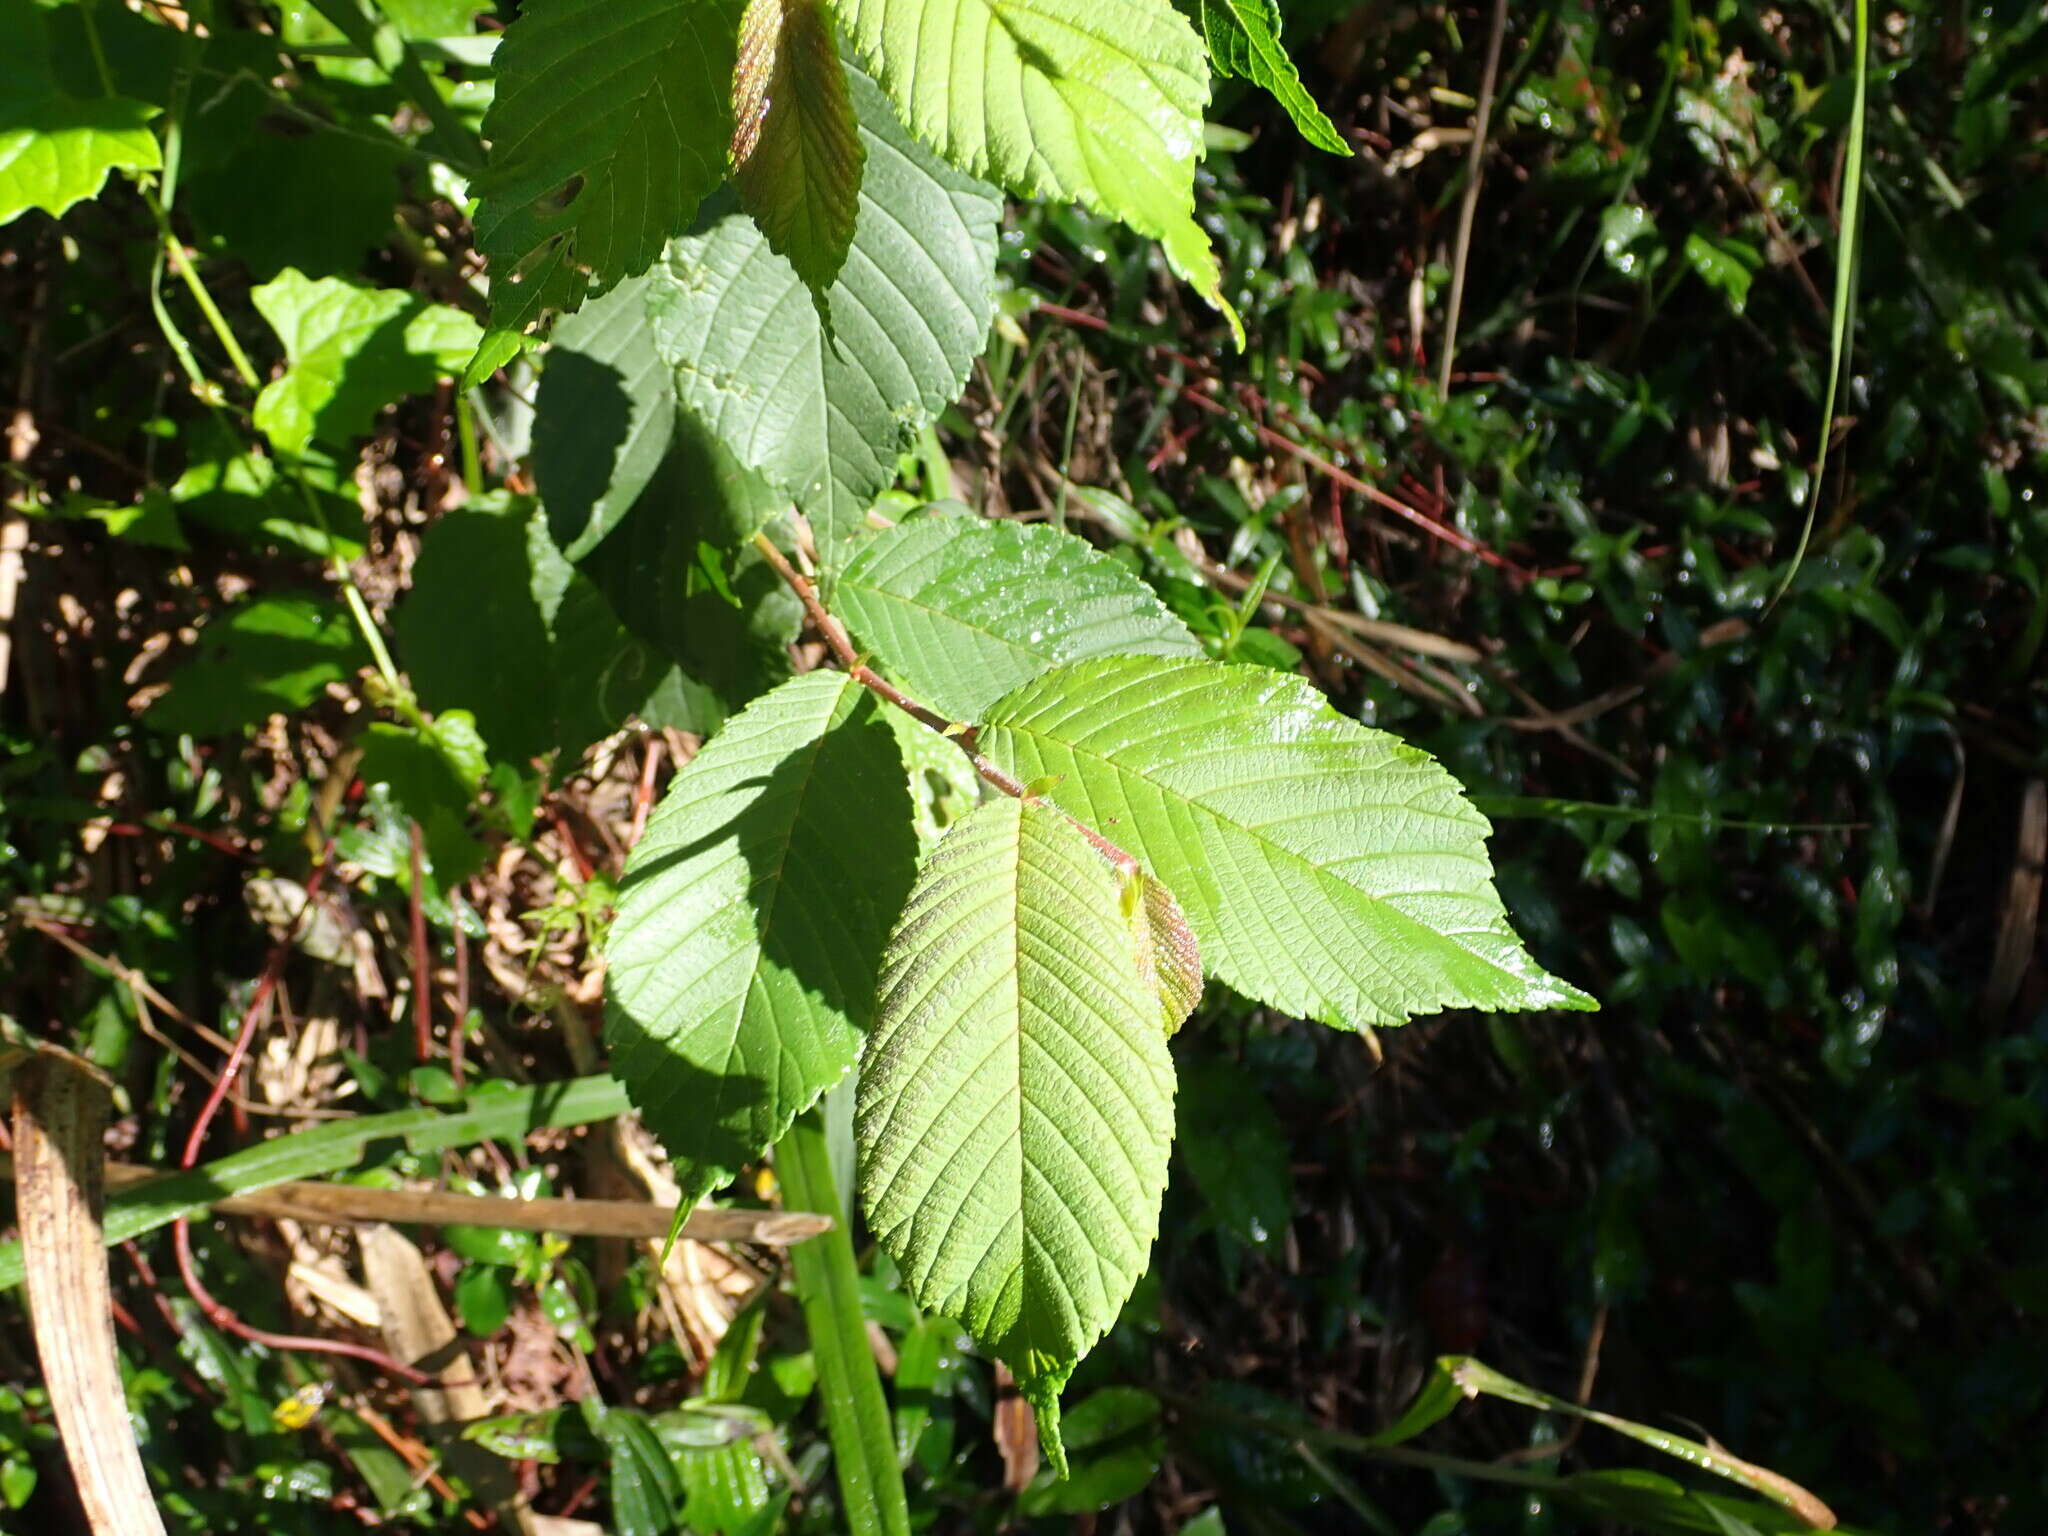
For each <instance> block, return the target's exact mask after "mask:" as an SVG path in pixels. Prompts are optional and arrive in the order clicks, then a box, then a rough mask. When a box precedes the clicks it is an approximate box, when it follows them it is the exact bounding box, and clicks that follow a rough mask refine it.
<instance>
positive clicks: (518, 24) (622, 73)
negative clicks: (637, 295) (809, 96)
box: [476, 0, 739, 331]
mask: <svg viewBox="0 0 2048 1536" xmlns="http://www.w3.org/2000/svg"><path fill="white" fill-rule="evenodd" d="M738 27H739V8H738V6H737V5H736V4H734V3H732V0H530V3H528V4H526V5H524V6H522V7H521V8H520V12H519V15H518V18H517V19H516V20H514V21H513V23H512V25H511V26H509V27H507V28H506V29H505V39H504V42H503V43H502V44H501V45H500V47H499V49H498V52H497V57H496V59H495V61H494V66H495V69H496V72H497V91H496V94H495V95H494V97H493V98H492V102H491V109H490V111H489V113H488V114H487V115H486V116H485V118H484V137H485V138H486V139H488V140H489V141H490V145H491V154H490V167H489V169H488V170H487V171H486V172H485V174H484V175H483V176H482V177H481V178H479V180H478V182H477V187H476V190H477V193H478V195H479V198H480V202H479V204H478V207H477V211H476V235H477V248H478V249H479V250H480V251H482V252H483V253H484V255H485V256H487V257H488V258H490V261H491V268H492V284H493V290H494V291H493V294H492V304H491V308H492V320H493V328H494V331H495V330H496V329H497V328H498V327H499V326H500V325H503V324H512V325H523V324H524V323H526V322H528V321H530V320H531V319H533V318H534V317H535V316H536V315H537V313H538V312H539V310H540V309H541V308H543V307H550V306H555V305H561V306H564V307H573V305H574V302H575V300H576V298H577V297H579V296H580V288H579V284H578V279H577V276H576V274H578V273H588V274H589V275H590V277H591V278H593V279H594V280H595V281H596V283H597V285H598V286H599V287H600V288H603V287H607V286H609V285H610V284H612V283H614V282H616V281H618V280H619V279H620V278H623V277H630V276H632V275H633V274H634V273H636V272H643V271H645V270H646V269H647V267H648V266H649V265H650V264H651V263H652V262H653V261H654V259H655V258H656V257H657V256H659V255H660V254H661V248H662V246H663V245H664V244H665V243H667V242H668V241H669V240H670V239H672V238H674V237H675V236H677V235H680V234H681V233H682V232H683V231H684V230H686V229H688V228H689V227H690V221H691V219H692V218H693V217H695V215H696V212H697V204H698V203H699V202H701V201H702V200H703V198H704V197H705V195H706V194H708V193H709V192H710V191H711V190H712V189H713V188H715V187H716V186H718V184H719V183H720V182H722V181H724V180H725V159H726V145H727V142H728V140H729V139H730V138H731V136H732V120H731V117H730V115H729V110H728V108H729V100H730V98H729V95H728V88H729V85H730V82H731V80H732V67H733V48H734V37H735V34H736V33H737V31H738ZM521 288H525V289H528V290H531V293H527V294H522V293H520V292H518V291H517V290H519V289H521ZM536 295H537V296H538V297H535V296H536ZM508 317H510V318H509V320H508Z"/></svg>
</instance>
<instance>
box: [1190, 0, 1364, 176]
mask: <svg viewBox="0 0 2048 1536" xmlns="http://www.w3.org/2000/svg"><path fill="white" fill-rule="evenodd" d="M1178 3H1180V4H1181V8H1182V9H1183V10H1185V11H1186V12H1188V14H1189V15H1191V16H1192V17H1193V18H1194V20H1195V23H1196V25H1197V26H1199V27H1200V28H1201V30H1202V39H1203V41H1204V42H1206V43H1207V44H1208V45H1209V62H1210V63H1211V64H1212V65H1213V66H1214V67H1215V70H1216V73H1217V74H1219V75H1234V76H1236V77H1237V78H1238V79H1240V80H1249V81H1251V82H1252V84H1254V85H1256V86H1259V87H1260V88H1261V89H1263V90H1265V91H1266V92H1268V93H1269V94H1270V95H1271V96H1272V97H1273V99H1274V100H1275V101H1277V102H1279V103H1280V105H1281V106H1283V107H1285V108H1286V109H1287V115H1288V116H1289V117H1291V118H1293V119H1294V126H1295V127H1296V128H1298V129H1300V130H1301V136H1302V137H1303V138H1305V139H1307V140H1308V141H1309V143H1311V144H1313V145H1315V147H1316V148H1317V149H1327V150H1328V151H1330V153H1331V154H1333V155H1349V154H1350V153H1351V146H1350V145H1349V144H1347V143H1345V142H1344V136H1343V135H1342V134H1341V133H1339V132H1338V131H1337V125H1336V124H1335V123H1333V122H1331V121H1330V120H1329V118H1328V117H1326V116H1325V115H1324V114H1323V109H1322V108H1321V107H1319V106H1317V105H1316V100H1315V98H1314V97H1313V96H1311V95H1309V93H1308V92H1307V90H1306V89H1304V88H1303V86H1302V83H1301V75H1300V73H1299V72H1298V71H1297V70H1296V69H1295V67H1294V60H1293V59H1291V58H1289V57H1288V56H1287V50H1286V48H1285V47H1283V46H1282V45H1281V42H1280V5H1279V0H1178Z"/></svg>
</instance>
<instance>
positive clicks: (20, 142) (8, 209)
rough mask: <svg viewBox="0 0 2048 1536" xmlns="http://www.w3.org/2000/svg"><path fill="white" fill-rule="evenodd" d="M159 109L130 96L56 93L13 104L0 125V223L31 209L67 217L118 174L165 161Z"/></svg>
mask: <svg viewBox="0 0 2048 1536" xmlns="http://www.w3.org/2000/svg"><path fill="white" fill-rule="evenodd" d="M156 114H157V108H155V107H153V106H150V105H149V104H148V103H147V102H141V101H130V100H129V99H128V98H127V97H125V96H96V97H87V98H84V99H80V98H76V97H71V96H63V95H58V94H56V93H54V92H52V93H51V94H49V95H45V96H42V97H40V98H38V99H35V100H31V101H25V102H16V103H13V104H11V105H10V106H9V108H8V111H7V121H6V122H5V123H4V124H0V224H6V223H8V222H9V221H10V220H12V219H15V218H18V217H19V216H20V215H22V214H24V213H26V212H28V210H29V209H31V208H40V209H42V210H43V211H44V212H45V213H49V214H53V215H55V214H61V213H63V212H64V210H65V209H67V208H69V207H70V206H71V205H72V204H73V203H77V202H82V201H84V200H85V199H86V198H89V197H94V196H97V195H98V193H99V190H100V188H101V187H103V186H105V185H106V180H107V176H108V175H109V173H111V172H113V171H154V170H156V169H158V168H159V167H160V166H162V164H163V156H162V152H161V150H159V148H158V147H157V142H156V135H155V134H154V133H152V132H150V129H149V121H150V119H151V118H153V117H155V116H156Z"/></svg>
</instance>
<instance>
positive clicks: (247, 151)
mask: <svg viewBox="0 0 2048 1536" xmlns="http://www.w3.org/2000/svg"><path fill="white" fill-rule="evenodd" d="M323 62H333V61H323ZM403 152H404V146H403V144H402V143H401V142H400V141H399V140H397V139H396V138H393V139H392V140H390V142H389V143H378V142H376V141H374V140H373V139H371V138H370V137H368V136H367V135H361V134H353V133H307V132H306V131H305V129H304V127H303V126H302V125H300V124H298V123H289V124H285V123H281V122H280V121H278V120H277V118H276V117H275V115H274V108H273V104H272V102H271V99H270V97H269V96H268V95H267V94H266V93H265V91H264V89H263V88H262V87H260V86H258V85H257V84H256V82H255V81H254V80H253V79H247V80H243V81H242V82H240V83H239V84H236V85H233V86H231V87H228V88H226V89H223V90H221V91H219V92H218V93H201V102H200V104H199V105H198V106H197V108H196V110H193V111H191V112H189V113H188V115H187V118H186V123H185V137H184V148H183V151H182V154H181V161H180V163H181V165H182V167H183V168H182V169H181V170H180V172H179V175H178V208H179V211H180V212H182V213H184V214H185V215H186V216H187V217H188V218H190V219H191V221H192V223H193V225H194V227H195V228H196V229H197V230H198V231H199V235H200V238H201V239H202V240H203V241H204V242H205V247H204V248H205V249H206V250H207V251H208V252H209V253H210V254H216V255H222V256H233V257H234V258H235V259H237V260H239V261H240V262H241V263H242V264H243V265H244V266H246V267H247V268H248V269H249V271H250V272H251V274H253V275H254V276H255V277H258V278H269V277H274V276H275V275H276V274H277V273H279V272H281V271H283V270H284V269H285V268H286V267H296V268H297V269H298V270H300V271H301V272H304V273H305V274H306V275H307V276H309V277H322V276H328V275H333V276H337V277H344V276H348V275H349V274H351V273H354V272H355V271H357V270H358V269H359V268H360V267H361V266H362V264H363V258H364V257H365V256H366V255H367V254H368V253H369V252H370V251H371V250H373V249H374V248H376V247H377V246H379V245H381V244H382V243H383V242H384V241H386V240H388V239H389V238H390V237H391V232H392V231H391V220H392V204H393V203H394V202H395V201H396V200H397V197H398V165H399V160H400V156H401V155H402V154H403ZM252 187H261V188H262V189H263V195H262V196H260V197H252V196H250V188H252Z"/></svg>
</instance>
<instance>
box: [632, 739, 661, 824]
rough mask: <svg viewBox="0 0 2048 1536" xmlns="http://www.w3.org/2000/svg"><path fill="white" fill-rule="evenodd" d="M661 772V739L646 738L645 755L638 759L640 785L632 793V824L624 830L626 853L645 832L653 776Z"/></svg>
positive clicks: (649, 808)
mask: <svg viewBox="0 0 2048 1536" xmlns="http://www.w3.org/2000/svg"><path fill="white" fill-rule="evenodd" d="M660 771H661V738H660V737H659V736H649V737H648V738H647V752H646V755H645V756H643V757H642V758H641V759H640V783H639V784H638V786H636V787H635V789H634V791H633V824H632V826H631V827H629V828H627V830H626V851H627V852H628V853H631V852H632V851H633V849H634V848H635V847H637V846H638V845H639V842H640V834H641V833H642V832H645V831H646V830H647V813H648V812H649V811H651V810H653V809H654V776H655V774H656V773H658V772H660Z"/></svg>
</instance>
